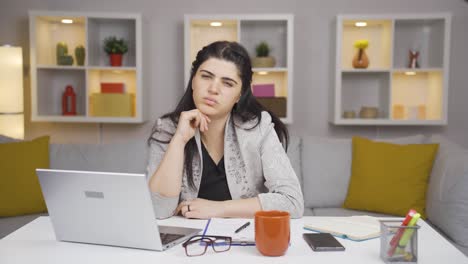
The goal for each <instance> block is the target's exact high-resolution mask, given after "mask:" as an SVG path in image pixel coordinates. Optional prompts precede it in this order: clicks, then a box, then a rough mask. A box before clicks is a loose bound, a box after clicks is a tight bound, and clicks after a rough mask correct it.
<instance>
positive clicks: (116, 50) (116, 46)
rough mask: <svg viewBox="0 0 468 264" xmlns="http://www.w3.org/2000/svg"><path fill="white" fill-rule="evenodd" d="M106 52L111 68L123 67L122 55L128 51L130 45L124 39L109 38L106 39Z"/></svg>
mask: <svg viewBox="0 0 468 264" xmlns="http://www.w3.org/2000/svg"><path fill="white" fill-rule="evenodd" d="M104 50H105V51H106V53H107V54H109V57H110V64H111V66H122V55H123V54H125V53H126V52H127V51H128V43H127V41H126V40H125V39H123V38H120V39H118V38H117V37H115V36H111V37H107V38H105V39H104Z"/></svg>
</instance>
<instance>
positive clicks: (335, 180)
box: [302, 135, 424, 208]
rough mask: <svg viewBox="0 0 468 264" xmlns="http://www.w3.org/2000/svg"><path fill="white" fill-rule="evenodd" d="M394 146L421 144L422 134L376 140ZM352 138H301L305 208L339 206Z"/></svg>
mask: <svg viewBox="0 0 468 264" xmlns="http://www.w3.org/2000/svg"><path fill="white" fill-rule="evenodd" d="M378 140H379V141H385V142H391V143H395V144H411V143H415V144H417V143H422V142H423V141H424V136H423V135H415V136H409V137H402V138H393V139H378ZM351 153H352V152H351V139H333V138H321V137H303V139H302V177H303V189H302V190H303V194H304V204H305V206H306V207H312V208H317V207H341V206H342V205H343V202H344V200H345V198H346V195H347V192H348V184H349V179H350V175H351Z"/></svg>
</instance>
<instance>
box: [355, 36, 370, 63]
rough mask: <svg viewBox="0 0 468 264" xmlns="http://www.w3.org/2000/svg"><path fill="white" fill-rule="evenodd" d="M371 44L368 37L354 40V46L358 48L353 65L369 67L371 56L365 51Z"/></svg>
mask: <svg viewBox="0 0 468 264" xmlns="http://www.w3.org/2000/svg"><path fill="white" fill-rule="evenodd" d="M368 46H369V41H368V40H367V39H361V40H357V41H356V42H354V47H355V48H356V49H357V50H358V52H357V54H356V55H355V56H354V58H353V67H354V68H360V69H365V68H367V67H369V58H368V57H367V54H366V52H365V49H366V48H367V47H368Z"/></svg>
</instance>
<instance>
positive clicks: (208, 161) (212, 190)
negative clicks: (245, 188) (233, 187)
mask: <svg viewBox="0 0 468 264" xmlns="http://www.w3.org/2000/svg"><path fill="white" fill-rule="evenodd" d="M201 145H202V152H203V174H202V178H201V182H200V190H199V191H198V198H203V199H207V200H212V201H225V200H232V197H231V193H230V192H229V186H228V184H227V180H226V170H225V168H224V156H223V157H222V158H221V160H220V161H219V163H218V165H216V163H215V162H214V161H213V159H212V158H211V156H210V154H209V153H208V151H207V150H206V148H205V145H204V144H203V143H202V144H201Z"/></svg>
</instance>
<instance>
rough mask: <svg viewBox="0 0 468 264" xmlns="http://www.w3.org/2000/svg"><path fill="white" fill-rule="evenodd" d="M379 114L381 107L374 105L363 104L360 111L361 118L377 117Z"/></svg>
mask: <svg viewBox="0 0 468 264" xmlns="http://www.w3.org/2000/svg"><path fill="white" fill-rule="evenodd" d="M378 115H379V109H378V108H377V107H372V106H363V107H361V110H360V111H359V117H360V118H377V117H378Z"/></svg>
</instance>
